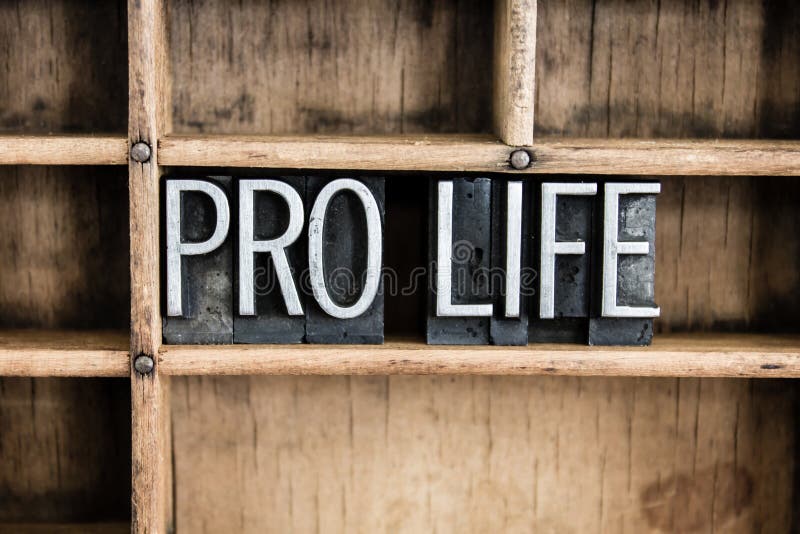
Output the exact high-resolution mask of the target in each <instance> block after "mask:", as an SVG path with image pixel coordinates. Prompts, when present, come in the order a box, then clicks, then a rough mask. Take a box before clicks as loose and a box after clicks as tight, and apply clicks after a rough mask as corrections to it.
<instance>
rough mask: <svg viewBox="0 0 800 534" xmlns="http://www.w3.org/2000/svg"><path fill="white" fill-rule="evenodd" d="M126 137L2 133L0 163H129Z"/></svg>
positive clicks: (0, 136) (0, 138) (0, 135)
mask: <svg viewBox="0 0 800 534" xmlns="http://www.w3.org/2000/svg"><path fill="white" fill-rule="evenodd" d="M127 163H128V143H127V141H126V140H125V137H124V136H122V135H118V136H107V135H106V136H100V135H11V134H0V165H125V164H127Z"/></svg>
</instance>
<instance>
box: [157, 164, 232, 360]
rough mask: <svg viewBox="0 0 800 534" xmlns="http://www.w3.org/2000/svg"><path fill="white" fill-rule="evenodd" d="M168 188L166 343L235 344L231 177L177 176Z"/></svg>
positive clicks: (164, 330) (172, 179) (166, 197)
mask: <svg viewBox="0 0 800 534" xmlns="http://www.w3.org/2000/svg"><path fill="white" fill-rule="evenodd" d="M165 189H166V191H165V199H166V210H165V211H166V213H165V218H166V221H165V242H166V243H165V245H166V247H165V248H166V255H165V260H166V314H165V317H164V325H163V336H164V342H165V343H172V344H222V343H231V342H232V341H233V288H232V281H233V245H232V239H231V238H230V229H231V215H230V201H229V197H230V191H231V178H229V177H213V178H206V179H202V180H186V179H176V178H171V179H168V180H166V184H165Z"/></svg>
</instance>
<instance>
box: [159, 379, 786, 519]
mask: <svg viewBox="0 0 800 534" xmlns="http://www.w3.org/2000/svg"><path fill="white" fill-rule="evenodd" d="M173 380H174V385H173V388H174V397H173V398H174V401H173V404H172V409H173V421H174V435H175V447H176V450H178V451H180V454H177V455H176V457H175V461H176V476H177V480H178V481H179V484H178V487H177V494H176V509H177V516H178V524H179V525H180V528H182V529H187V530H189V531H191V532H197V533H200V534H202V533H205V532H208V533H211V532H219V531H226V530H235V531H237V532H243V533H250V532H291V531H296V532H314V531H315V530H316V529H317V528H319V529H321V530H325V531H326V532H332V533H338V532H353V531H365V532H409V533H410V532H433V531H434V530H436V531H438V532H467V533H470V532H475V533H479V532H505V531H514V532H540V531H553V532H596V531H607V532H653V531H667V532H669V531H671V530H675V531H676V532H703V531H710V530H711V529H712V525H713V528H715V529H719V530H725V531H730V532H751V531H753V530H759V529H764V530H765V531H770V532H788V531H790V530H791V525H792V495H793V491H794V490H793V483H794V482H793V473H794V467H793V466H794V465H795V464H796V459H795V458H794V456H793V455H792V454H791V452H790V451H793V450H795V445H796V442H797V441H796V440H797V431H796V424H795V419H794V415H793V413H794V412H793V410H794V408H793V405H794V403H795V402H796V396H797V395H796V391H795V389H796V388H793V387H791V385H790V384H789V383H786V382H782V381H773V380H756V381H750V380H698V379H637V380H631V379H624V378H594V379H586V378H563V377H561V378H556V377H537V378H526V377H475V376H462V377H453V376H442V377H384V376H375V377H189V378H180V379H173ZM197 466H203V468H202V469H198V468H197ZM564 503H570V511H569V513H565V511H564Z"/></svg>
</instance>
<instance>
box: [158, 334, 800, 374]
mask: <svg viewBox="0 0 800 534" xmlns="http://www.w3.org/2000/svg"><path fill="white" fill-rule="evenodd" d="M159 365H160V368H161V372H162V373H164V374H168V375H226V374H276V375H282V374H299V375H306V374H320V375H348V374H356V375H358V374H488V375H503V374H514V375H537V374H544V375H574V376H606V375H610V376H689V377H691V376H712V377H724V376H729V377H737V376H761V377H770V376H771V377H792V376H800V338H798V337H797V336H767V335H757V334H686V335H679V334H670V335H660V336H656V337H655V339H654V340H653V345H652V347H650V348H646V349H643V348H641V347H587V346H583V345H572V344H536V345H529V346H527V347H489V346H482V347H461V346H459V347H452V346H451V347H448V346H440V347H431V346H429V345H426V344H425V343H423V342H421V341H398V340H394V341H392V340H390V341H387V342H386V344H384V345H382V346H379V347H368V346H359V345H347V346H342V347H333V346H328V347H312V346H305V347H304V346H297V345H268V346H258V345H252V346H240V345H236V346H199V345H195V346H190V345H183V346H177V345H176V346H164V348H163V351H162V352H161V354H160V355H159Z"/></svg>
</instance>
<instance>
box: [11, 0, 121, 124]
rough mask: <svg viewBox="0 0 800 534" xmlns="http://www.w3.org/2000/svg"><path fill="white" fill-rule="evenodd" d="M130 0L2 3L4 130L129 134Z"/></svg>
mask: <svg viewBox="0 0 800 534" xmlns="http://www.w3.org/2000/svg"><path fill="white" fill-rule="evenodd" d="M126 28H127V11H126V9H125V2H124V0H112V1H108V2H100V3H97V2H92V1H91V0H9V1H4V2H2V3H0V65H2V67H1V68H0V70H2V72H3V83H0V133H27V134H33V133H110V132H119V133H121V132H124V131H125V130H126V121H127V115H128V111H127V102H128V69H127V63H128V62H127V37H126Z"/></svg>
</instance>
